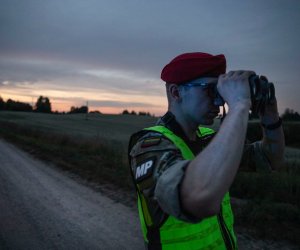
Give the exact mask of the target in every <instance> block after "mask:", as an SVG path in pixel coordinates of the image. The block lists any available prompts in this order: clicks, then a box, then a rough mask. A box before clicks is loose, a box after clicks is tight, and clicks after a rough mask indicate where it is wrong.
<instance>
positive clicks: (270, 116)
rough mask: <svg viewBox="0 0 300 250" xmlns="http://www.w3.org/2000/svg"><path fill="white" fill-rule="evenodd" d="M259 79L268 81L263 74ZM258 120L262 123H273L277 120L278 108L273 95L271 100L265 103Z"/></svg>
mask: <svg viewBox="0 0 300 250" xmlns="http://www.w3.org/2000/svg"><path fill="white" fill-rule="evenodd" d="M260 79H261V80H262V81H268V79H267V78H266V77H265V76H261V77H260ZM259 117H260V121H261V123H263V124H266V125H268V124H273V123H275V122H277V121H278V119H279V114H278V108H277V100H276V97H274V99H273V100H270V101H269V102H267V103H266V104H265V107H264V112H263V113H262V112H260V113H259Z"/></svg>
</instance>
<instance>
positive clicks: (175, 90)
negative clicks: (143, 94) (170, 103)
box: [169, 84, 181, 102]
mask: <svg viewBox="0 0 300 250" xmlns="http://www.w3.org/2000/svg"><path fill="white" fill-rule="evenodd" d="M169 95H170V97H171V98H172V99H173V100H174V101H176V102H178V101H180V100H181V93H180V91H179V86H178V85H177V84H170V85H169Z"/></svg>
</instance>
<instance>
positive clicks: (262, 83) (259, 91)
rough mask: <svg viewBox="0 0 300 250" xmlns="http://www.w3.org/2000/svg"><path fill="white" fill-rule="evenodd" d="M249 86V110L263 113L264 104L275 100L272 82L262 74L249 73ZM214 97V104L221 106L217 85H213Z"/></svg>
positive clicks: (253, 112)
mask: <svg viewBox="0 0 300 250" xmlns="http://www.w3.org/2000/svg"><path fill="white" fill-rule="evenodd" d="M249 87H250V94H251V103H252V105H251V109H250V110H251V112H252V114H259V113H262V114H263V113H264V110H265V106H266V104H267V103H270V102H272V101H274V100H275V87H274V84H273V83H272V82H268V79H267V78H266V77H264V76H258V75H251V76H250V77H249ZM215 93H216V98H215V100H214V104H215V105H217V106H223V105H224V104H225V101H224V99H223V98H222V96H221V95H220V94H219V92H218V90H217V86H215Z"/></svg>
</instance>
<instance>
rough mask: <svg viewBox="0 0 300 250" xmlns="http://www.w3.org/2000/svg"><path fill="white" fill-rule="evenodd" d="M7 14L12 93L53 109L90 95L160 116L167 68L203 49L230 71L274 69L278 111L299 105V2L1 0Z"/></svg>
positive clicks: (2, 81) (4, 26)
mask: <svg viewBox="0 0 300 250" xmlns="http://www.w3.org/2000/svg"><path fill="white" fill-rule="evenodd" d="M125 7H126V8H125ZM225 7H226V8H225ZM225 9H226V11H225ZM0 13H1V24H0V37H1V40H0V96H1V97H2V98H3V99H4V100H7V99H9V98H10V99H13V100H14V101H21V102H26V103H29V104H31V105H33V104H34V103H35V102H36V100H37V98H38V97H39V96H44V97H48V98H49V99H50V102H51V104H52V110H53V111H56V110H57V111H59V112H62V111H65V112H68V111H69V110H70V108H71V107H72V106H75V107H81V106H84V105H87V102H88V106H89V110H90V111H94V110H98V111H99V112H101V113H113V114H118V113H121V112H122V111H123V110H125V109H127V110H128V111H132V110H134V111H136V112H139V111H143V112H149V113H151V114H155V115H157V116H159V115H162V114H164V113H165V111H166V110H167V99H166V94H165V86H164V82H163V81H162V80H161V79H160V73H161V70H162V68H163V67H164V66H165V65H166V64H167V63H169V62H170V60H172V59H173V58H174V57H175V56H177V55H179V54H182V53H186V52H196V51H198V52H207V53H210V54H213V55H216V54H224V55H225V56H226V60H227V72H228V71H231V70H240V69H245V70H253V71H255V72H256V73H257V74H258V75H265V76H267V77H268V79H269V80H270V81H271V82H273V83H274V85H275V88H276V97H277V101H278V108H279V113H280V114H282V113H283V112H284V110H285V109H286V108H290V109H294V110H295V111H298V112H299V111H300V98H299V97H298V95H299V94H298V93H299V92H300V84H299V83H298V82H299V79H300V75H299V74H300V71H299V68H300V65H299V62H300V51H299V48H298V47H299V44H300V16H299V13H300V2H297V1H293V0H287V1H284V2H283V1H277V0H266V1H263V2H262V1H259V0H253V1H249V2H241V1H238V0H230V1H229V2H227V3H226V4H225V3H223V2H222V1H219V0H211V1H199V2H197V1H194V2H191V3H185V2H182V1H179V0H174V1H172V11H170V2H168V1H163V2H139V1H135V0H133V1H132V0H130V1H128V2H126V5H125V4H122V3H120V2H115V1H107V0H104V1H91V2H90V1H82V0H75V1H73V2H72V4H71V2H69V1H60V0H52V1H46V2H39V1H34V0H27V1H24V2H19V1H17V0H1V10H0ZM183 13H188V14H185V15H184V18H178V16H182V15H183Z"/></svg>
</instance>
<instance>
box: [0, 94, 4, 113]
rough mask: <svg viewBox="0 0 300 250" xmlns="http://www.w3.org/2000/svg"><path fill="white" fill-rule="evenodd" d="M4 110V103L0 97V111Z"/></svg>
mask: <svg viewBox="0 0 300 250" xmlns="http://www.w3.org/2000/svg"><path fill="white" fill-rule="evenodd" d="M4 108H5V102H4V100H3V99H2V97H1V96H0V110H4Z"/></svg>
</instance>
